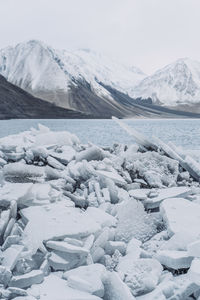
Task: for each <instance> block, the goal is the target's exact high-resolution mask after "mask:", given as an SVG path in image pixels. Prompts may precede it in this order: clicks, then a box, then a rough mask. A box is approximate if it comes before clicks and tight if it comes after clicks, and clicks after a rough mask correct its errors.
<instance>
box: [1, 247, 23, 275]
mask: <svg viewBox="0 0 200 300" xmlns="http://www.w3.org/2000/svg"><path fill="white" fill-rule="evenodd" d="M23 249H24V246H22V245H12V246H11V247H9V248H7V249H6V250H5V251H4V252H2V255H3V260H2V266H4V267H6V268H7V269H9V270H11V271H12V270H13V269H14V267H15V265H16V263H17V260H18V259H19V257H20V254H21V252H22V250H23Z"/></svg>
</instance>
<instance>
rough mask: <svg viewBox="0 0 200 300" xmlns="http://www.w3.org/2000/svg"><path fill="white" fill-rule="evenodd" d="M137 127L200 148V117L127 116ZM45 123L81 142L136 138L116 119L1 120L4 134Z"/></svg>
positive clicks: (105, 142) (109, 142) (0, 134)
mask: <svg viewBox="0 0 200 300" xmlns="http://www.w3.org/2000/svg"><path fill="white" fill-rule="evenodd" d="M124 122H126V123H127V124H129V125H130V126H131V127H133V128H134V129H136V130H138V131H140V132H141V133H143V134H145V135H146V136H148V137H151V136H153V135H155V136H157V137H159V138H161V139H162V140H163V141H164V142H168V141H172V142H173V143H175V144H176V145H177V146H182V147H183V148H185V149H200V120H193V119H186V120H180V119H179V120H147V119H145V120H144V119H140V120H125V121H124ZM38 123H41V124H43V125H46V126H48V127H49V128H50V129H52V130H54V131H60V130H68V131H70V132H72V133H75V134H76V135H77V136H78V137H79V139H80V140H81V142H83V143H87V142H88V141H89V142H92V143H94V144H97V145H101V146H107V145H112V144H114V143H123V144H131V143H133V142H134V140H133V138H131V137H130V136H129V135H128V134H127V133H126V132H125V131H124V130H123V129H122V128H120V127H119V126H118V125H117V124H116V123H115V122H114V121H113V120H77V119H76V120H3V121H0V137H3V136H7V135H9V134H15V133H19V132H21V131H24V130H29V129H30V128H31V127H37V124H38Z"/></svg>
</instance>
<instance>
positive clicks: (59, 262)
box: [48, 251, 80, 271]
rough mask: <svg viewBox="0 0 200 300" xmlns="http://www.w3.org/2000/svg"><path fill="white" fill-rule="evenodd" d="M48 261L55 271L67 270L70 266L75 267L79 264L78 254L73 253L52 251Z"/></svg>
mask: <svg viewBox="0 0 200 300" xmlns="http://www.w3.org/2000/svg"><path fill="white" fill-rule="evenodd" d="M48 261H49V265H50V266H51V267H52V268H53V269H54V270H55V271H59V270H62V271H67V270H70V269H72V268H75V267H76V266H77V265H78V264H79V262H80V256H79V255H78V254H74V253H67V252H61V251H52V252H51V256H50V257H49V259H48Z"/></svg>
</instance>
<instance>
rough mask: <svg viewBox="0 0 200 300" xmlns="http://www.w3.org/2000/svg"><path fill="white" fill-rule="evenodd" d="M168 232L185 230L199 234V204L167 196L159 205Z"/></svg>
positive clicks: (171, 233) (170, 233) (173, 232)
mask: <svg viewBox="0 0 200 300" xmlns="http://www.w3.org/2000/svg"><path fill="white" fill-rule="evenodd" d="M160 212H161V214H162V217H163V219H164V221H165V223H166V225H167V230H168V234H169V235H170V236H172V235H173V234H175V233H177V232H180V231H183V230H184V231H185V232H192V233H193V234H196V235H199V234H200V206H199V204H195V203H192V202H190V201H189V200H186V199H184V198H169V199H166V200H164V201H163V202H162V203H161V206H160Z"/></svg>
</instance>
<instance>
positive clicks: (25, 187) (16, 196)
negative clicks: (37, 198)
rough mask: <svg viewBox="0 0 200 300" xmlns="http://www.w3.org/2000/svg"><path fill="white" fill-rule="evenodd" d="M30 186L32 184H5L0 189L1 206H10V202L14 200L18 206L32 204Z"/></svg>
mask: <svg viewBox="0 0 200 300" xmlns="http://www.w3.org/2000/svg"><path fill="white" fill-rule="evenodd" d="M32 185H33V184H32V183H6V184H5V185H4V186H3V187H2V188H1V189H0V199H1V200H0V203H1V205H3V203H5V204H10V203H11V201H12V200H16V201H17V203H18V205H21V204H25V203H26V204H28V203H30V202H32V200H33V195H32V193H31V187H32Z"/></svg>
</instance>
